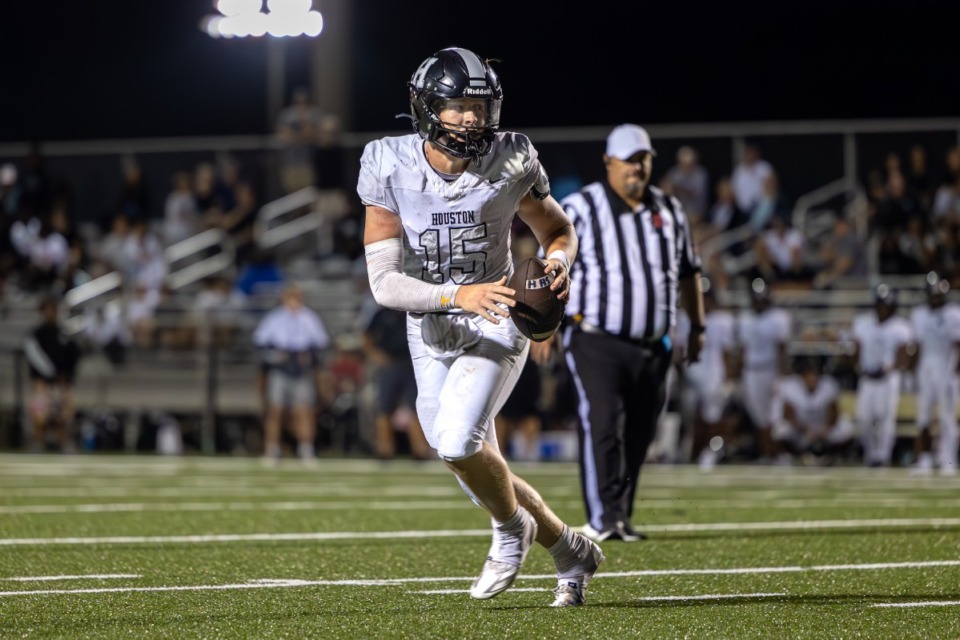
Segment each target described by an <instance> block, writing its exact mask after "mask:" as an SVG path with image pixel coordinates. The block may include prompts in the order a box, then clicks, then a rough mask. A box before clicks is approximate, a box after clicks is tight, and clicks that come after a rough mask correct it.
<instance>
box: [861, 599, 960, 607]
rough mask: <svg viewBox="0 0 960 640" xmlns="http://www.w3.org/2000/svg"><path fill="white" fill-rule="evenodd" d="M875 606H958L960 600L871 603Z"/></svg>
mask: <svg viewBox="0 0 960 640" xmlns="http://www.w3.org/2000/svg"><path fill="white" fill-rule="evenodd" d="M870 606H871V607H874V608H878V607H879V608H888V609H893V608H896V609H909V608H912V607H956V606H960V600H930V601H928V602H881V603H878V604H872V605H870Z"/></svg>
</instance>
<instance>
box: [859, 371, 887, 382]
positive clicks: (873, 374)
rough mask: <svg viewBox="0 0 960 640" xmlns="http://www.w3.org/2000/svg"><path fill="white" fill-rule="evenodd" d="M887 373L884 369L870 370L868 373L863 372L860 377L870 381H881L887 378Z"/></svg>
mask: <svg viewBox="0 0 960 640" xmlns="http://www.w3.org/2000/svg"><path fill="white" fill-rule="evenodd" d="M888 373H890V372H889V371H887V370H886V369H870V370H868V371H864V372H863V373H862V374H861V375H863V377H864V378H869V379H870V380H883V379H884V378H886V377H887V374H888Z"/></svg>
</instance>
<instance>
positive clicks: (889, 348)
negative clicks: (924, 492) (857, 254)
mask: <svg viewBox="0 0 960 640" xmlns="http://www.w3.org/2000/svg"><path fill="white" fill-rule="evenodd" d="M896 313H897V292H896V290H894V289H891V288H890V286H889V285H886V284H880V285H878V286H877V287H876V289H874V310H873V311H870V312H866V313H862V314H859V315H858V316H856V317H855V318H854V320H853V340H854V343H855V349H856V351H855V358H856V360H857V363H858V367H859V369H860V379H859V380H858V382H857V417H856V419H857V428H858V429H859V431H860V437H861V440H862V444H863V461H864V463H865V464H867V465H868V466H871V467H882V466H886V465H889V464H890V458H891V456H892V455H893V445H894V441H895V438H896V428H897V411H898V409H899V407H900V373H901V371H903V370H904V369H905V368H906V367H907V365H908V363H909V359H910V356H909V346H910V343H911V340H912V339H913V332H912V331H911V329H910V323H909V322H908V321H907V320H906V318H902V317H900V316H898V315H896Z"/></svg>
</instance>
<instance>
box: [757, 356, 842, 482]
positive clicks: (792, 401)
mask: <svg viewBox="0 0 960 640" xmlns="http://www.w3.org/2000/svg"><path fill="white" fill-rule="evenodd" d="M854 435H855V430H854V426H853V422H852V421H851V420H850V419H849V418H848V417H845V416H842V415H841V414H840V384H839V383H838V382H837V380H836V379H835V378H833V376H830V375H828V374H825V373H823V370H822V366H821V364H820V362H819V361H818V360H817V359H815V358H804V359H802V360H801V361H800V362H799V363H798V365H797V367H796V375H791V376H787V377H786V378H784V379H783V380H782V381H781V382H780V384H779V386H778V387H777V390H776V396H775V399H774V421H773V438H774V440H775V442H776V444H777V448H778V449H779V450H780V454H779V458H780V460H781V461H782V462H783V463H784V464H791V463H792V462H793V460H794V458H796V457H801V456H802V457H803V458H806V457H807V456H811V457H813V459H814V460H815V461H816V463H818V464H831V463H832V462H833V460H834V458H835V457H836V456H843V455H845V453H846V452H847V450H848V449H849V448H850V446H851V445H852V443H853V439H854Z"/></svg>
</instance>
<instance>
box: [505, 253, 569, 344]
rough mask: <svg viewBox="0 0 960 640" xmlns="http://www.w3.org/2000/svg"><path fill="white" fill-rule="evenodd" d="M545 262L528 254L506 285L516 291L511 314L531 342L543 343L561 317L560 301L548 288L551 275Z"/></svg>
mask: <svg viewBox="0 0 960 640" xmlns="http://www.w3.org/2000/svg"><path fill="white" fill-rule="evenodd" d="M546 266H547V263H546V262H545V261H544V260H541V259H540V258H537V257H536V256H531V257H529V258H527V259H525V260H522V261H521V262H520V263H519V264H517V268H516V270H515V271H514V272H513V277H512V278H510V281H509V282H508V283H507V286H508V287H510V288H511V289H513V290H514V291H516V294H515V295H514V298H515V299H516V301H517V306H515V307H513V308H512V309H511V310H510V317H511V318H512V319H513V323H514V324H515V325H517V329H518V330H519V331H520V333H522V334H523V335H525V336H527V337H528V338H530V339H531V340H533V341H534V342H543V341H544V340H546V339H547V338H549V337H550V336H552V335H553V334H554V333H555V332H556V330H557V328H558V327H559V326H560V321H561V320H563V303H562V302H560V300H558V299H557V296H556V294H555V293H554V292H553V291H551V290H550V284H551V283H552V282H553V276H552V275H548V274H547V272H546V271H544V268H545V267H546Z"/></svg>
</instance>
